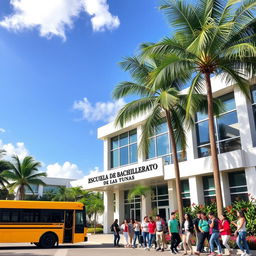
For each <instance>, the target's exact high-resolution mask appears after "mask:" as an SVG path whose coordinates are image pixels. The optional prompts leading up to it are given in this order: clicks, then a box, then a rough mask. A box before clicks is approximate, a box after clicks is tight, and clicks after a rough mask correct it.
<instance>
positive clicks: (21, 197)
mask: <svg viewBox="0 0 256 256" xmlns="http://www.w3.org/2000/svg"><path fill="white" fill-rule="evenodd" d="M18 193H19V197H18V198H19V200H24V199H25V189H24V186H23V185H21V186H20V187H19V190H18Z"/></svg>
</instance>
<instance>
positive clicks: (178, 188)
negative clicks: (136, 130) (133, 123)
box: [165, 110, 183, 223]
mask: <svg viewBox="0 0 256 256" xmlns="http://www.w3.org/2000/svg"><path fill="white" fill-rule="evenodd" d="M165 113H166V119H167V125H168V130H169V140H170V144H171V147H172V158H173V165H174V173H175V183H176V194H177V202H178V212H179V221H180V223H182V220H183V202H182V197H181V182H180V168H179V161H178V154H177V147H176V141H175V137H174V131H173V127H172V122H171V115H170V112H169V111H167V110H165Z"/></svg>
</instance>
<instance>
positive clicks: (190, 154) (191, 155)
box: [186, 126, 197, 161]
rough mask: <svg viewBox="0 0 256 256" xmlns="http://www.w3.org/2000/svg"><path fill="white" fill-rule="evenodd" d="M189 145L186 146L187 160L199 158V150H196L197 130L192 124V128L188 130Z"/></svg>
mask: <svg viewBox="0 0 256 256" xmlns="http://www.w3.org/2000/svg"><path fill="white" fill-rule="evenodd" d="M186 136H187V147H186V153H187V160H188V161H189V160H194V159H195V158H197V152H196V147H195V145H196V132H195V127H194V126H192V127H191V129H189V130H188V131H187V135H186Z"/></svg>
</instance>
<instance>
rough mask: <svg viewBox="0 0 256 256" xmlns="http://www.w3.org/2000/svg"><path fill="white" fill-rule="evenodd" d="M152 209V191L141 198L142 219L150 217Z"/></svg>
mask: <svg viewBox="0 0 256 256" xmlns="http://www.w3.org/2000/svg"><path fill="white" fill-rule="evenodd" d="M151 209H152V208H151V191H148V192H147V194H146V196H142V197H141V219H143V218H144V217H145V216H149V214H150V212H151Z"/></svg>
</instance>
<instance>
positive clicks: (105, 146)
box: [103, 138, 110, 171]
mask: <svg viewBox="0 0 256 256" xmlns="http://www.w3.org/2000/svg"><path fill="white" fill-rule="evenodd" d="M109 143H110V142H109V139H108V138H107V139H105V140H104V141H103V158H104V159H103V168H104V171H107V170H109V169H110V145H109Z"/></svg>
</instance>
